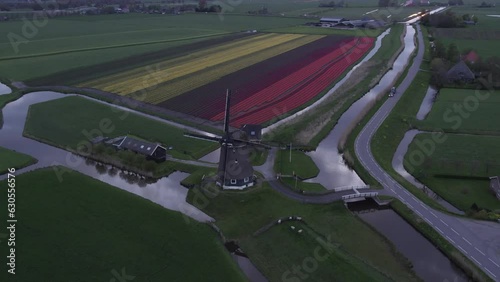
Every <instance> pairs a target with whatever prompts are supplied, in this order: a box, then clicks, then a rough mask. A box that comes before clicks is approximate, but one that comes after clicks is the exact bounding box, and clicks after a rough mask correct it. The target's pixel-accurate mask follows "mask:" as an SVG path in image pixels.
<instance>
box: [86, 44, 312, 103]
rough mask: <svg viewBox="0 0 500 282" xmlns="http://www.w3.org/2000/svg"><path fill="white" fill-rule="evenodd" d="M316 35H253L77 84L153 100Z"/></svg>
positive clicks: (161, 99) (263, 58) (164, 98)
mask: <svg viewBox="0 0 500 282" xmlns="http://www.w3.org/2000/svg"><path fill="white" fill-rule="evenodd" d="M319 38H321V36H318V35H316V36H313V35H310V36H307V35H297V34H262V35H256V36H251V37H249V38H244V39H241V40H238V41H235V42H230V43H227V44H221V45H216V46H214V47H212V48H207V49H205V50H200V51H198V52H193V53H190V54H188V55H185V56H181V57H177V58H173V59H170V60H167V61H162V62H158V63H155V64H153V65H149V66H146V68H149V69H151V70H152V73H151V72H146V71H145V68H144V67H139V68H135V69H132V70H130V71H127V72H123V73H118V74H115V75H111V76H106V77H103V78H100V79H96V80H93V81H89V82H86V83H83V84H80V85H79V86H82V87H92V88H98V89H101V90H104V91H108V92H112V93H116V94H121V95H129V96H131V97H134V96H136V95H137V94H140V95H142V94H143V93H145V97H144V98H143V99H142V100H144V101H145V102H148V103H151V104H157V103H161V102H163V101H166V100H168V99H170V98H173V97H175V96H177V95H179V94H182V93H184V92H186V91H189V90H192V89H194V88H196V87H199V86H202V85H204V84H206V83H209V82H211V81H214V80H216V79H218V78H220V77H222V76H225V75H227V74H229V73H232V72H235V71H238V70H240V69H242V68H245V67H247V66H249V65H252V64H254V63H257V62H259V61H263V60H266V59H268V58H270V57H273V56H276V55H278V54H281V53H283V52H286V51H289V50H292V49H294V48H296V47H299V46H302V45H304V44H307V43H310V42H312V41H314V40H317V39H319ZM152 76H153V77H154V78H153V79H151V77H152ZM144 81H147V82H146V83H144ZM137 92H139V93H137Z"/></svg>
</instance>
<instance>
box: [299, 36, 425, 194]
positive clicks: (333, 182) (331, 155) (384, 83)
mask: <svg viewBox="0 0 500 282" xmlns="http://www.w3.org/2000/svg"><path fill="white" fill-rule="evenodd" d="M414 36H415V29H414V28H413V27H412V26H406V34H405V37H404V49H403V51H402V52H401V53H400V54H399V56H398V57H397V59H396V61H395V62H394V65H393V68H392V69H391V70H389V71H388V72H387V73H386V74H385V75H384V76H383V77H382V79H381V80H380V82H379V83H378V84H377V85H376V86H375V87H373V88H372V89H371V90H370V91H369V92H367V93H366V94H365V95H364V96H363V97H361V98H360V99H359V100H357V101H356V102H354V103H353V104H352V105H351V107H349V109H348V110H347V111H345V112H344V113H343V114H342V116H341V117H340V119H339V120H338V122H337V124H336V125H335V127H334V128H333V130H332V131H331V132H330V134H329V135H328V136H327V137H326V138H325V139H324V140H323V141H321V143H320V144H319V146H318V148H317V149H316V151H314V152H310V153H307V154H308V155H309V156H311V157H312V159H313V160H314V162H315V163H316V165H317V166H318V167H319V169H320V173H319V175H318V176H317V177H316V178H314V179H310V180H308V182H318V183H321V184H322V185H323V186H325V187H326V188H327V189H333V188H335V187H339V186H359V185H364V182H363V181H362V180H361V178H360V177H359V176H358V174H357V173H356V172H355V171H354V170H352V169H350V168H349V167H348V166H347V165H346V164H345V162H344V159H343V155H342V154H340V153H339V152H338V149H337V146H338V144H339V141H340V138H342V136H343V135H344V133H345V132H346V130H348V128H349V127H350V126H351V124H352V121H353V120H355V119H356V117H357V116H358V115H359V113H360V112H362V110H363V109H364V108H365V107H366V105H368V104H369V103H371V102H373V101H374V100H375V99H376V98H377V97H378V96H379V95H381V93H385V92H386V91H387V89H389V88H390V87H391V86H392V85H393V84H394V80H395V78H396V77H397V75H398V74H399V73H401V72H403V70H404V68H405V67H406V65H407V64H408V62H409V59H410V56H411V54H412V53H413V51H414V50H415V42H414ZM377 42H378V41H377Z"/></svg>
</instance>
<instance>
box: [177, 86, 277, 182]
mask: <svg viewBox="0 0 500 282" xmlns="http://www.w3.org/2000/svg"><path fill="white" fill-rule="evenodd" d="M230 104H231V93H230V91H229V89H228V90H227V92H226V107H225V114H224V132H223V135H222V136H221V137H218V136H217V137H211V136H206V135H201V134H194V133H186V134H184V135H185V136H187V137H192V138H197V139H202V140H207V141H212V142H219V143H220V145H221V148H220V158H219V166H218V172H217V185H219V186H221V187H223V188H225V189H244V188H247V187H251V186H253V184H254V182H255V177H254V174H253V167H252V164H251V162H250V154H251V147H252V146H258V147H264V148H270V146H268V145H265V144H262V143H256V142H251V141H248V140H243V139H241V138H244V136H243V133H242V132H241V131H239V130H236V131H233V132H230V131H229V119H230Z"/></svg>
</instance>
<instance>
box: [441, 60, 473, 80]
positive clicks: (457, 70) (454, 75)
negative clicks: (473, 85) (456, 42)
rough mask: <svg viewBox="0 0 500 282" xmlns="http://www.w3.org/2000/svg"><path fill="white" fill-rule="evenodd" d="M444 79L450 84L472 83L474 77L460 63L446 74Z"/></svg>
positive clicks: (462, 62)
mask: <svg viewBox="0 0 500 282" xmlns="http://www.w3.org/2000/svg"><path fill="white" fill-rule="evenodd" d="M446 78H447V79H448V81H449V82H451V83H453V82H473V81H474V78H475V75H474V73H473V72H472V71H471V70H470V68H469V67H468V66H467V65H466V64H465V62H464V61H460V62H458V63H457V64H456V65H454V66H453V67H452V68H451V69H450V70H449V71H448V72H447V73H446Z"/></svg>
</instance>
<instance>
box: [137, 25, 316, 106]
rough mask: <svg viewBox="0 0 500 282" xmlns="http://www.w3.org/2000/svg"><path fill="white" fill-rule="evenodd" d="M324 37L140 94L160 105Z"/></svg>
mask: <svg viewBox="0 0 500 282" xmlns="http://www.w3.org/2000/svg"><path fill="white" fill-rule="evenodd" d="M322 37H323V36H314V35H313V36H304V37H300V38H297V39H295V40H292V41H287V42H285V43H283V44H280V45H278V46H275V47H270V48H266V49H264V50H262V51H260V52H257V53H252V54H250V55H246V56H243V57H240V58H237V59H235V60H232V61H229V62H226V63H223V64H219V65H216V66H213V67H211V68H210V69H206V70H203V71H201V72H196V73H192V74H190V75H188V76H186V77H182V78H180V79H178V80H174V81H172V82H167V83H164V84H161V85H157V86H154V87H151V88H149V89H145V90H144V91H142V90H141V91H140V92H142V93H144V94H145V95H146V97H145V100H144V101H145V102H148V103H151V104H158V103H161V102H163V101H167V100H168V99H171V98H173V97H176V96H178V95H180V94H182V93H185V92H187V91H190V90H193V89H195V88H198V87H201V86H203V85H205V84H207V83H210V82H212V81H215V80H217V79H219V78H221V77H223V76H226V75H228V74H230V73H233V72H236V71H239V70H241V69H243V68H246V67H249V66H252V65H254V64H256V63H259V62H261V61H264V60H267V59H269V58H271V57H274V56H277V55H279V54H282V53H285V52H288V51H290V50H293V49H295V48H297V47H300V46H303V45H305V44H308V43H311V42H313V41H315V40H318V39H320V38H322ZM142 93H132V94H130V95H129V96H130V97H134V95H140V94H142ZM207 94H209V93H207Z"/></svg>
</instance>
